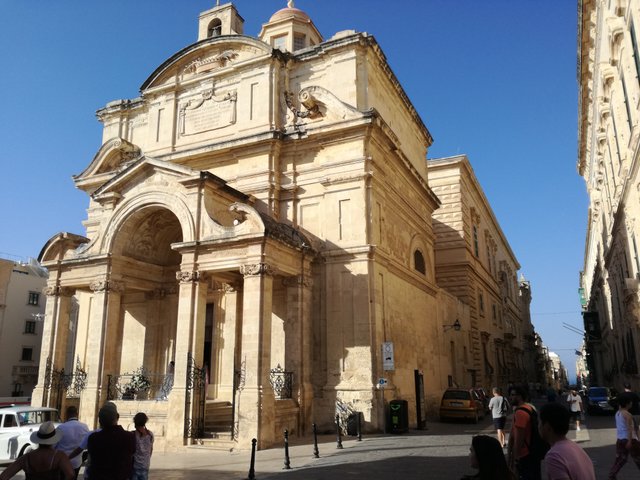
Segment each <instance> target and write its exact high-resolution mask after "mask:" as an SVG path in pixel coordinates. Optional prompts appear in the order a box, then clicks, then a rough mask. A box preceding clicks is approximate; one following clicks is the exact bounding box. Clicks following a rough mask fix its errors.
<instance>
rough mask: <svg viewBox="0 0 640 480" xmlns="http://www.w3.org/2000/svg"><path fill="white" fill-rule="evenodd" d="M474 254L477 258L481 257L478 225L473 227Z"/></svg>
mask: <svg viewBox="0 0 640 480" xmlns="http://www.w3.org/2000/svg"><path fill="white" fill-rule="evenodd" d="M473 252H474V253H475V255H476V257H479V256H480V253H479V250H478V226H477V225H474V226H473Z"/></svg>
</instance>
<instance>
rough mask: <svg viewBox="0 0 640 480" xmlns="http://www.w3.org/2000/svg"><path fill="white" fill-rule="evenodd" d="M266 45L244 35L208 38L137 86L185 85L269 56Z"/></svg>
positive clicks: (176, 56) (141, 88) (178, 54)
mask: <svg viewBox="0 0 640 480" xmlns="http://www.w3.org/2000/svg"><path fill="white" fill-rule="evenodd" d="M271 52H272V49H271V47H270V46H269V45H267V44H266V43H264V42H262V41H260V40H257V39H255V38H252V37H248V36H245V35H228V36H219V37H213V38H207V39H206V40H202V41H200V42H198V43H195V44H193V45H191V46H189V47H187V48H185V49H183V50H181V51H180V52H178V53H176V54H175V55H174V56H173V57H171V58H169V59H168V60H167V61H166V62H164V63H163V64H162V65H160V66H159V67H158V68H157V69H156V70H155V71H154V72H153V73H152V74H151V75H150V76H149V78H147V80H146V81H145V82H144V83H143V84H142V86H141V87H140V90H141V91H143V92H144V91H146V90H149V89H153V88H155V87H161V86H163V85H170V84H175V83H183V82H188V81H190V80H192V79H194V78H197V77H198V76H199V75H205V74H210V73H212V72H215V71H218V70H223V69H225V68H228V67H232V66H237V65H239V64H241V63H244V62H246V61H249V60H252V59H253V58H256V57H261V56H270V55H271Z"/></svg>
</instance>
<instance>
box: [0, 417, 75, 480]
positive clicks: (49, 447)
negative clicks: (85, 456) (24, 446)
mask: <svg viewBox="0 0 640 480" xmlns="http://www.w3.org/2000/svg"><path fill="white" fill-rule="evenodd" d="M61 438H62V432H60V430H59V429H57V428H56V426H55V425H54V424H53V422H44V423H43V424H42V425H40V428H39V429H38V431H37V432H33V433H32V434H31V437H30V440H31V443H33V444H37V445H38V448H37V449H36V450H31V451H30V452H29V453H27V454H26V455H22V456H21V457H20V458H18V459H17V460H16V461H15V462H13V463H12V464H11V465H9V466H8V467H7V468H6V470H5V471H4V472H2V473H0V480H8V479H10V478H13V477H14V476H15V475H16V474H17V473H18V472H19V471H20V470H24V474H25V478H26V479H27V480H60V479H61V478H64V479H65V480H72V479H73V476H74V472H73V467H72V466H71V462H70V461H69V457H67V456H66V455H65V454H64V453H62V452H60V451H58V450H56V449H54V448H53V446H54V445H55V444H56V443H58V442H59V441H60V439H61Z"/></svg>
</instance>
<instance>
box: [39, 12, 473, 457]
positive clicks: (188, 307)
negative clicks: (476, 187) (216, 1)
mask: <svg viewBox="0 0 640 480" xmlns="http://www.w3.org/2000/svg"><path fill="white" fill-rule="evenodd" d="M292 3H293V2H289V7H287V8H284V9H282V10H280V11H278V12H276V13H275V14H274V15H273V16H272V17H271V19H270V20H269V22H267V23H266V24H264V25H263V27H262V30H261V32H260V34H259V36H258V38H254V37H250V36H247V35H244V34H243V30H242V24H243V20H242V18H241V17H240V15H239V14H238V12H237V11H236V9H235V7H234V6H233V5H232V4H226V5H221V6H216V7H215V8H213V9H211V10H208V11H206V12H203V13H202V14H201V15H200V18H199V29H198V31H199V37H198V41H197V42H196V43H195V44H193V45H190V46H188V47H186V48H184V49H182V50H180V51H179V52H178V53H177V54H175V55H174V56H172V57H171V58H169V59H168V60H167V61H166V62H164V63H163V64H162V65H161V66H159V67H158V68H157V69H156V71H154V72H153V73H152V74H151V75H150V76H149V78H148V79H146V80H145V81H144V83H143V84H142V87H141V96H140V97H139V98H136V99H132V100H118V101H115V102H111V103H109V104H107V105H106V107H104V108H103V109H101V110H99V111H98V117H99V119H100V121H101V122H102V123H103V124H104V136H103V144H102V146H101V147H100V148H99V149H98V151H97V153H96V155H95V157H94V159H93V160H92V161H91V162H90V164H89V165H88V167H87V168H86V169H85V170H84V171H83V172H82V173H80V174H79V175H77V176H75V177H74V179H75V182H76V185H77V187H78V188H80V189H82V190H84V191H85V192H86V193H87V194H88V195H89V197H90V204H89V209H88V217H87V219H86V221H85V222H84V224H85V227H86V235H85V236H80V235H75V234H71V233H61V234H59V235H56V236H54V237H53V238H51V240H50V241H49V242H48V243H47V244H46V245H45V247H44V249H43V252H42V254H41V261H42V263H43V264H44V265H45V266H46V267H47V268H48V269H49V271H50V277H49V284H48V289H47V292H48V294H49V295H50V296H51V298H50V299H49V301H48V302H47V317H46V324H45V335H44V342H43V350H42V352H43V353H42V359H43V361H46V360H48V361H49V365H50V366H51V367H50V368H49V369H48V372H56V371H58V370H59V369H60V366H61V365H64V364H65V362H66V361H67V358H66V357H67V356H68V355H69V354H68V353H67V347H68V344H69V342H73V343H74V345H73V348H72V349H71V351H73V355H75V357H76V358H77V359H78V365H80V366H81V373H82V374H83V375H85V377H83V390H82V393H81V394H80V398H79V406H80V414H81V417H83V418H84V419H87V420H89V419H94V422H95V417H96V412H97V409H98V408H99V406H100V405H101V404H102V403H103V402H104V401H106V400H114V401H116V402H117V403H118V405H119V410H120V413H121V422H122V423H126V422H127V419H128V418H130V417H131V416H132V415H133V414H134V413H135V412H136V411H140V410H144V411H146V412H147V413H148V415H149V417H150V419H151V420H150V425H151V427H150V428H151V429H152V430H154V431H155V432H157V433H158V435H157V437H156V442H157V446H158V448H167V449H175V448H178V447H180V446H182V445H184V444H188V443H190V442H193V441H194V440H197V441H205V442H207V441H210V442H224V441H228V442H229V443H230V446H231V447H233V448H241V449H247V448H250V446H251V439H252V438H256V439H257V442H258V448H266V447H268V446H270V445H272V444H274V443H275V442H276V441H279V439H280V438H281V436H282V431H283V430H284V429H285V428H286V429H288V430H289V432H290V433H291V434H294V435H295V434H300V433H310V431H311V425H312V423H316V424H317V425H318V426H319V429H320V430H321V431H322V430H329V429H333V428H334V427H333V422H334V420H335V416H336V414H339V415H341V416H342V417H343V418H344V417H346V416H348V415H349V414H350V413H352V412H362V418H363V420H364V427H363V428H364V429H365V430H382V429H383V428H384V424H385V408H384V405H385V403H386V402H388V401H389V400H391V399H393V398H401V399H406V400H408V402H409V409H408V410H409V412H408V414H409V424H410V425H411V426H416V425H418V426H419V425H420V424H421V422H423V421H424V417H425V414H427V413H428V414H430V415H434V414H436V415H437V413H436V412H437V410H435V407H436V405H437V404H438V403H439V400H440V396H441V393H442V390H443V388H446V385H447V376H448V375H449V374H450V371H451V368H452V364H453V363H454V360H455V357H450V356H449V353H443V352H448V351H449V350H448V347H447V348H446V349H445V348H444V347H443V346H444V345H447V346H448V345H449V344H450V342H459V343H460V346H459V347H458V349H459V350H458V351H462V344H463V343H464V345H465V348H467V349H471V348H472V346H471V344H469V343H468V342H466V341H465V340H460V339H464V338H466V337H465V336H464V335H458V332H455V331H453V330H451V329H448V331H446V332H445V331H444V330H447V329H445V328H443V325H444V326H446V325H450V324H452V323H453V322H454V319H458V320H459V324H460V325H461V328H462V330H463V332H464V331H467V330H468V329H469V328H470V325H469V308H468V307H467V306H465V305H464V304H463V303H462V302H460V300H459V299H457V298H456V297H455V296H453V295H450V294H448V293H446V292H444V291H441V290H439V289H438V287H437V286H436V282H435V270H434V265H435V263H434V234H433V231H432V224H431V217H432V214H433V211H434V210H435V209H436V208H437V207H438V205H439V201H438V199H437V197H436V196H435V195H434V193H433V192H432V191H431V189H430V188H429V186H428V184H427V163H426V160H425V159H426V154H427V148H428V147H429V146H430V145H431V143H432V138H431V135H430V134H429V131H428V130H427V128H426V127H425V126H424V124H423V123H422V120H421V119H420V117H419V116H418V114H417V113H416V111H415V109H414V107H413V106H412V104H411V102H410V101H409V99H408V98H407V96H406V94H405V92H404V91H403V89H402V87H401V85H400V84H399V83H398V80H397V79H396V77H395V76H394V74H393V72H392V71H391V69H390V68H389V65H388V64H387V61H386V59H385V56H384V54H383V53H382V51H381V50H380V47H379V46H378V44H377V43H376V41H375V39H374V38H373V37H372V36H370V35H367V34H365V33H355V32H353V31H343V32H339V33H337V34H335V35H334V36H333V37H331V38H329V39H326V40H325V39H323V38H322V36H321V34H320V33H319V32H318V30H317V29H316V27H315V26H314V24H313V22H312V21H311V19H310V18H309V17H308V16H307V15H306V14H305V13H304V12H302V11H301V10H299V9H297V8H294V7H293V5H292ZM71 298H74V299H77V301H78V305H79V309H78V329H77V335H75V337H74V339H70V338H69V337H68V336H65V333H64V332H66V331H68V321H69V319H68V315H66V314H65V312H66V310H68V305H69V302H70V301H71ZM383 344H385V345H387V347H389V346H392V349H391V352H390V353H391V354H390V355H388V356H387V353H389V352H388V351H385V358H384V359H383V358H382V351H383V348H382V346H383ZM469 351H470V350H469ZM379 379H386V380H387V384H386V385H384V388H382V389H379V388H376V385H379V384H380V381H379ZM50 384H51V382H50V379H48V378H47V373H46V372H45V371H44V370H43V371H41V373H40V378H39V383H38V387H37V389H36V391H35V394H34V403H36V404H37V403H38V402H40V403H46V404H52V403H54V404H58V405H60V404H62V403H64V401H66V400H65V399H61V398H60V397H56V396H55V392H53V391H52V389H51V388H50V387H49V385H50ZM210 437H214V438H213V439H210ZM203 439H204V440H203Z"/></svg>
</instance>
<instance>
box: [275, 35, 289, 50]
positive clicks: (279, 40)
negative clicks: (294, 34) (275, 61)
mask: <svg viewBox="0 0 640 480" xmlns="http://www.w3.org/2000/svg"><path fill="white" fill-rule="evenodd" d="M271 44H272V45H273V48H277V49H279V50H282V51H285V50H286V49H287V36H286V35H280V36H279V37H273V38H272V39H271Z"/></svg>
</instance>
